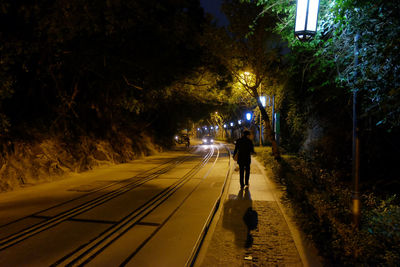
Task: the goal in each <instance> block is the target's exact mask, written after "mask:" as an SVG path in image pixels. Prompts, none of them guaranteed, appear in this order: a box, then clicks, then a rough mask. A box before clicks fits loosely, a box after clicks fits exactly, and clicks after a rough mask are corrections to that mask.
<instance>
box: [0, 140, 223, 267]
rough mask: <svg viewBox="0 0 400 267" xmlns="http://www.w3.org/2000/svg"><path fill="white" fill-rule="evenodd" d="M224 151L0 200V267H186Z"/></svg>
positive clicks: (142, 164) (176, 157) (219, 181)
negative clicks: (81, 266)
mask: <svg viewBox="0 0 400 267" xmlns="http://www.w3.org/2000/svg"><path fill="white" fill-rule="evenodd" d="M229 160H230V159H229V151H228V150H227V148H226V147H225V146H223V145H219V144H216V145H212V146H200V145H199V146H195V147H192V148H191V149H190V150H186V149H185V148H184V147H178V148H177V149H176V150H175V151H171V152H168V153H161V154H159V155H157V156H152V157H148V158H145V159H141V160H136V161H133V162H131V163H128V164H121V165H117V166H110V167H102V168H100V169H96V170H94V171H90V172H86V173H82V174H78V175H72V177H68V178H65V179H62V180H59V181H57V182H53V183H46V184H42V185H37V186H32V187H29V188H23V189H21V190H18V191H14V192H8V193H3V194H0V266H79V265H84V266H185V264H187V263H188V262H189V261H190V259H192V258H193V255H194V253H195V252H196V248H197V247H198V245H199V244H200V240H201V237H202V234H203V233H204V229H205V227H206V225H207V223H209V221H210V218H211V216H212V214H213V211H214V209H215V207H216V205H217V203H218V202H217V201H218V200H219V198H220V196H221V192H222V190H223V188H224V186H225V184H226V178H227V173H228V171H229Z"/></svg>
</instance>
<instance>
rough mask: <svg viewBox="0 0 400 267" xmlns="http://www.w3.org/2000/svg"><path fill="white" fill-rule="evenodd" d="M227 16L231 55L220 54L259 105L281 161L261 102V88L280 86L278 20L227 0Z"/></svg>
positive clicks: (252, 5)
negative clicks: (276, 28) (275, 32)
mask: <svg viewBox="0 0 400 267" xmlns="http://www.w3.org/2000/svg"><path fill="white" fill-rule="evenodd" d="M222 10H223V12H224V13H225V14H226V16H227V17H228V20H229V21H230V25H229V27H228V30H229V33H228V35H227V36H228V37H229V41H228V42H229V44H230V46H229V47H227V49H228V50H229V51H225V52H224V53H220V55H221V58H222V60H223V62H225V64H226V66H228V69H229V70H230V72H231V73H232V76H233V77H234V78H235V79H236V81H237V82H239V83H240V84H241V85H242V87H243V88H244V90H245V91H246V92H247V93H248V94H249V95H250V96H251V97H253V99H254V100H255V101H256V103H257V106H258V108H259V110H260V112H261V114H262V118H263V120H264V121H265V125H266V132H267V136H268V138H269V140H270V142H271V144H272V152H273V155H274V157H275V158H276V159H280V151H279V148H278V145H277V143H276V140H275V135H274V131H273V129H272V126H271V122H270V119H269V116H268V114H267V112H266V110H265V108H264V107H263V106H262V103H261V102H260V98H259V97H260V93H259V91H260V87H261V85H263V87H265V88H268V87H269V88H270V89H271V88H273V87H274V86H276V84H279V82H278V81H279V76H280V67H281V56H282V54H281V49H282V43H281V42H280V39H279V38H278V36H277V35H275V34H273V33H272V27H273V26H274V25H275V23H276V18H275V17H273V16H271V14H267V13H265V14H264V15H263V16H259V13H260V12H261V9H260V8H259V7H257V6H256V5H255V4H254V3H253V2H249V3H240V2H238V1H231V0H227V1H225V2H224V4H223V8H222Z"/></svg>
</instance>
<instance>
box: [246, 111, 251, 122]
mask: <svg viewBox="0 0 400 267" xmlns="http://www.w3.org/2000/svg"><path fill="white" fill-rule="evenodd" d="M246 120H248V121H250V120H251V113H250V112H247V113H246Z"/></svg>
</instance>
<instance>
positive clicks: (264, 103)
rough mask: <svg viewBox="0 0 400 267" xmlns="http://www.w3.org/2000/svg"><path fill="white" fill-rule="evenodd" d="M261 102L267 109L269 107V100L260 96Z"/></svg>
mask: <svg viewBox="0 0 400 267" xmlns="http://www.w3.org/2000/svg"><path fill="white" fill-rule="evenodd" d="M260 102H261V104H262V106H263V107H264V108H265V106H266V105H267V98H266V97H265V96H264V95H263V96H260Z"/></svg>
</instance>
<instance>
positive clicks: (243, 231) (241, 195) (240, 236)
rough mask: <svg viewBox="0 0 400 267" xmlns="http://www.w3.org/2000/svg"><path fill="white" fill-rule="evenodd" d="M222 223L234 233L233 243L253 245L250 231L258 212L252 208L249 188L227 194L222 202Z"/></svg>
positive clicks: (255, 224)
mask: <svg viewBox="0 0 400 267" xmlns="http://www.w3.org/2000/svg"><path fill="white" fill-rule="evenodd" d="M223 214H224V215H223V221H222V225H223V227H224V228H226V229H228V230H230V231H232V232H233V233H234V235H235V245H236V246H238V247H245V248H249V247H251V246H252V245H253V237H252V235H251V231H252V230H255V229H256V228H257V225H258V214H257V212H256V211H255V210H253V208H252V200H251V195H250V190H249V189H248V188H245V189H241V190H239V192H238V194H237V195H229V199H228V200H227V201H226V202H225V204H224V213H223Z"/></svg>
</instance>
